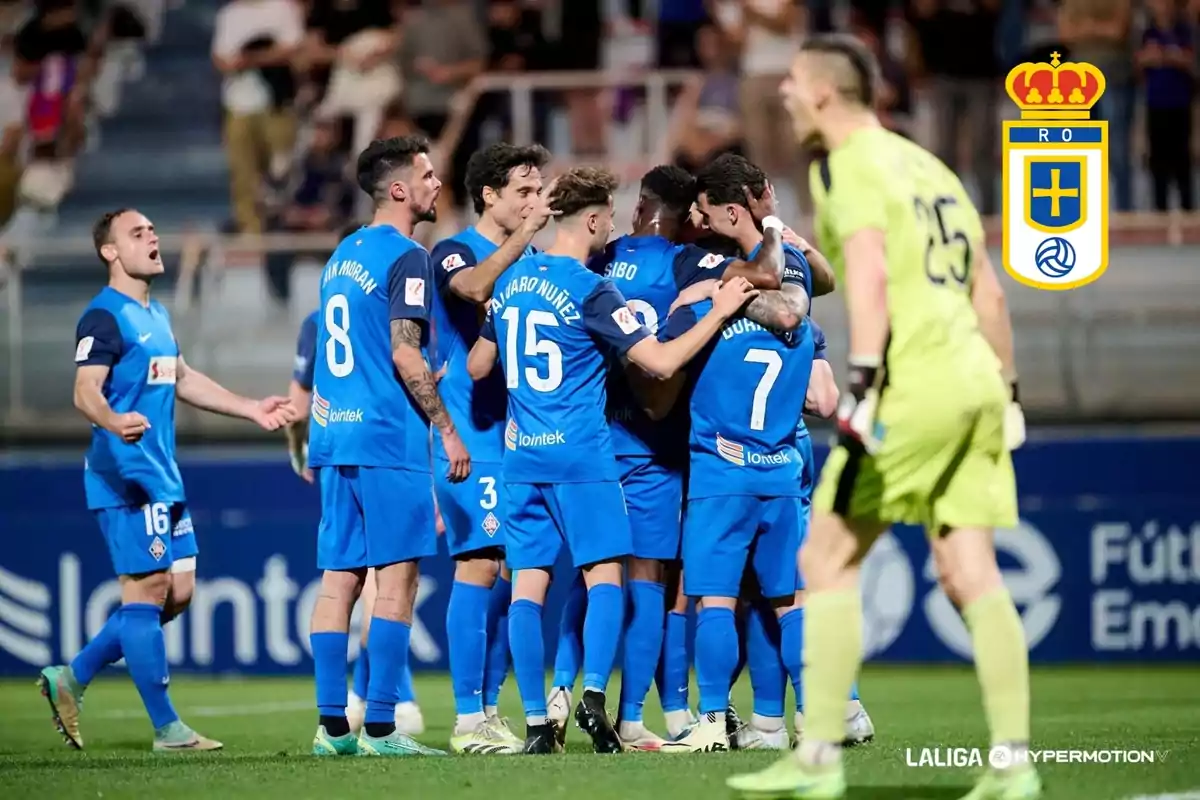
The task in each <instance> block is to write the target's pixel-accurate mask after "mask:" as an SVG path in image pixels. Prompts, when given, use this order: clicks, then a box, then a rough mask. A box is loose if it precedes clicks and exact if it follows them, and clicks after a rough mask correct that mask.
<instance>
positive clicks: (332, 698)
mask: <svg viewBox="0 0 1200 800" xmlns="http://www.w3.org/2000/svg"><path fill="white" fill-rule="evenodd" d="M308 641H309V644H310V645H311V647H312V654H313V677H314V679H315V682H316V684H317V713H318V714H320V715H321V716H322V717H341V718H342V719H345V718H346V655H347V653H348V652H349V650H350V634H348V633H345V632H343V631H326V632H323V633H310V634H309V635H308ZM365 655H366V653H365V652H364V653H363V654H362V655H360V656H359V661H362V660H363V656H365ZM356 671H357V670H356ZM359 696H360V697H363V698H365V697H366V696H367V695H366V689H365V688H364V689H363V693H362V694H361V695H359Z"/></svg>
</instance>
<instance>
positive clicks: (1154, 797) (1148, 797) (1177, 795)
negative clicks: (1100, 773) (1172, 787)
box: [1129, 789, 1200, 800]
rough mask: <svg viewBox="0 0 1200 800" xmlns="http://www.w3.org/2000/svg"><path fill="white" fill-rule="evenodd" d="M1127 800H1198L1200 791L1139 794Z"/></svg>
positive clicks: (1186, 790) (1199, 799)
mask: <svg viewBox="0 0 1200 800" xmlns="http://www.w3.org/2000/svg"><path fill="white" fill-rule="evenodd" d="M1129 800H1200V789H1185V790H1184V791H1182V792H1167V793H1166V794H1139V795H1138V796H1137V797H1131V798H1129Z"/></svg>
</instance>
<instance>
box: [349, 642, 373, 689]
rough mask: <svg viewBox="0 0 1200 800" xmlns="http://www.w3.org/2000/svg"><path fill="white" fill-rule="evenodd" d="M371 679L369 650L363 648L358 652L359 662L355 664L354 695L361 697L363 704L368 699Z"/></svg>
mask: <svg viewBox="0 0 1200 800" xmlns="http://www.w3.org/2000/svg"><path fill="white" fill-rule="evenodd" d="M370 677H371V657H370V656H368V655H367V648H365V647H364V648H362V649H360V650H359V651H358V660H357V661H355V662H354V678H353V683H354V693H355V694H356V695H358V696H359V698H360V699H361V700H363V702H366V699H367V684H368V682H369V680H370Z"/></svg>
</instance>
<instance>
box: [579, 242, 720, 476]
mask: <svg viewBox="0 0 1200 800" xmlns="http://www.w3.org/2000/svg"><path fill="white" fill-rule="evenodd" d="M730 263H732V259H729V258H725V257H724V256H719V255H715V254H713V253H709V252H708V251H707V250H704V249H703V248H700V247H697V246H695V245H690V244H688V245H677V244H672V243H671V242H669V241H668V240H666V239H664V238H663V237H661V236H622V237H621V238H619V239H616V240H614V241H612V242H610V243H609V245H608V247H607V248H606V249H605V251H604V254H603V255H602V256H599V257H597V258H596V259H593V263H592V264H591V265H590V268H591V269H592V271H594V272H600V273H602V274H603V275H605V277H607V278H609V279H610V280H611V281H612V282H613V285H614V286H616V287H617V289H618V290H619V291H620V292H621V294H622V295H624V296H625V297H626V298H628V299H629V307H630V308H631V309H632V310H633V311H634V312H635V313H636V314H637V315H638V317H640V318H641V321H642V323H643V324H645V326H646V327H647V328H649V330H650V332H651V333H658V327H659V322H660V321H665V320H666V318H667V311H668V310H669V309H670V308H671V303H673V302H674V301H675V298H676V297H678V296H679V292H680V291H681V290H683V289H686V288H687V287H688V286H691V285H692V284H693V283H698V282H699V281H702V280H704V279H706V278H720V277H721V276H722V275H723V274H724V273H725V268H726V267H727V266H728V265H729V264H730ZM608 418H609V421H610V422H611V424H612V438H613V449H614V450H615V451H616V453H617V455H619V456H649V455H655V456H658V457H660V458H663V457H665V458H671V457H673V456H679V457H680V458H682V457H683V450H684V442H685V441H686V438H685V437H686V433H685V431H686V426H685V425H684V424H682V423H681V422H680V420H683V419H686V417H685V416H684V415H682V414H672V415H671V416H670V417H668V418H667V419H666V420H663V421H662V422H654V421H653V420H651V419H650V418H649V417H647V416H646V413H645V411H644V410H643V408H642V404H641V403H639V402H638V400H637V397H636V396H635V395H634V393H633V390H632V389H631V388H630V386H629V381H627V380H626V379H625V371H624V370H623V369H621V368H620V367H619V366H617V367H616V368H614V369H613V371H612V375H611V378H610V380H609V385H608Z"/></svg>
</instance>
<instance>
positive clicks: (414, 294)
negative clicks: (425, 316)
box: [404, 278, 425, 306]
mask: <svg viewBox="0 0 1200 800" xmlns="http://www.w3.org/2000/svg"><path fill="white" fill-rule="evenodd" d="M404 302H405V303H407V304H408V305H410V306H423V305H425V279H424V278H406V279H405V281H404Z"/></svg>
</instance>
